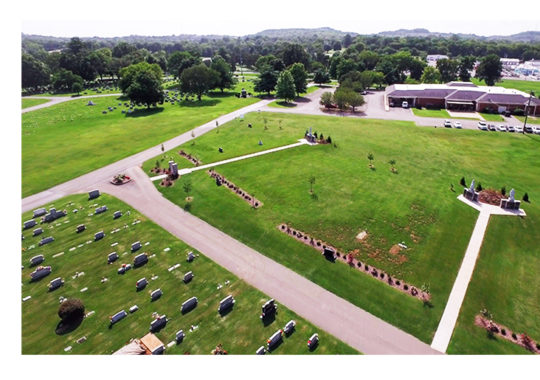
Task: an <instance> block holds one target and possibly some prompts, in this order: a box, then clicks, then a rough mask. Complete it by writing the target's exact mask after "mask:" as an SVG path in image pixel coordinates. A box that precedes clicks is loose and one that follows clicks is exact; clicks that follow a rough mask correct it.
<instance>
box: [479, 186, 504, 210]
mask: <svg viewBox="0 0 540 380" xmlns="http://www.w3.org/2000/svg"><path fill="white" fill-rule="evenodd" d="M503 198H505V196H504V195H502V194H501V193H499V192H498V191H497V190H493V189H485V190H482V191H481V192H479V193H478V201H480V202H482V203H487V204H490V205H494V206H499V205H500V204H501V199H503Z"/></svg>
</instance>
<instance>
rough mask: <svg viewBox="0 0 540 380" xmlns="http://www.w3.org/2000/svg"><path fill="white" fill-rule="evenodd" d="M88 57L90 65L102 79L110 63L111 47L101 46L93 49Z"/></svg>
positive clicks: (107, 71)
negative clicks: (101, 47)
mask: <svg viewBox="0 0 540 380" xmlns="http://www.w3.org/2000/svg"><path fill="white" fill-rule="evenodd" d="M89 59H90V63H91V65H92V67H93V68H94V69H95V70H96V72H97V74H98V75H99V77H100V78H101V79H103V75H105V74H107V73H109V72H110V69H111V67H110V66H111V63H112V52H111V49H109V48H103V49H99V50H96V51H93V52H92V53H90V55H89Z"/></svg>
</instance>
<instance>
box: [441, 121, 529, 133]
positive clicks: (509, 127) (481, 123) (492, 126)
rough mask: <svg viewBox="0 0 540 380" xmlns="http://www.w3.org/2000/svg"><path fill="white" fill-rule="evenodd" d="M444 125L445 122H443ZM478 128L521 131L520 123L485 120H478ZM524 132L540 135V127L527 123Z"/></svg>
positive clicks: (483, 129) (494, 130) (482, 129)
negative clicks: (489, 121)
mask: <svg viewBox="0 0 540 380" xmlns="http://www.w3.org/2000/svg"><path fill="white" fill-rule="evenodd" d="M445 126H446V124H445ZM478 129H480V130H481V131H492V132H516V133H523V127H522V126H520V125H516V126H513V125H495V124H487V123H486V122H485V121H479V122H478ZM525 132H526V133H534V134H537V135H540V127H535V126H531V125H527V126H526V127H525Z"/></svg>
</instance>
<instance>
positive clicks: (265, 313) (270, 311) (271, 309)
mask: <svg viewBox="0 0 540 380" xmlns="http://www.w3.org/2000/svg"><path fill="white" fill-rule="evenodd" d="M276 312H277V305H276V303H275V301H274V299H271V300H268V301H267V302H266V303H265V304H264V305H263V306H262V311H261V319H266V318H268V317H271V316H273V315H275V314H276Z"/></svg>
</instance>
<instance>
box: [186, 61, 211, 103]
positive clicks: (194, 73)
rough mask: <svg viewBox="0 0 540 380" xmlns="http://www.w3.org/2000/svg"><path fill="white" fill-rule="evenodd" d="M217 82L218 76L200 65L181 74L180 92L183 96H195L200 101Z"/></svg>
mask: <svg viewBox="0 0 540 380" xmlns="http://www.w3.org/2000/svg"><path fill="white" fill-rule="evenodd" d="M218 81H219V74H218V73H217V72H216V71H215V70H212V69H211V68H209V67H207V66H206V65H205V64H202V63H201V64H199V65H196V66H192V67H190V68H188V69H185V70H184V71H183V72H182V75H180V90H181V91H182V92H183V93H185V94H190V95H194V96H197V99H198V100H199V101H200V100H201V98H202V96H203V95H204V94H206V93H207V92H208V91H210V90H211V89H213V88H215V87H216V85H217V83H218Z"/></svg>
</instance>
